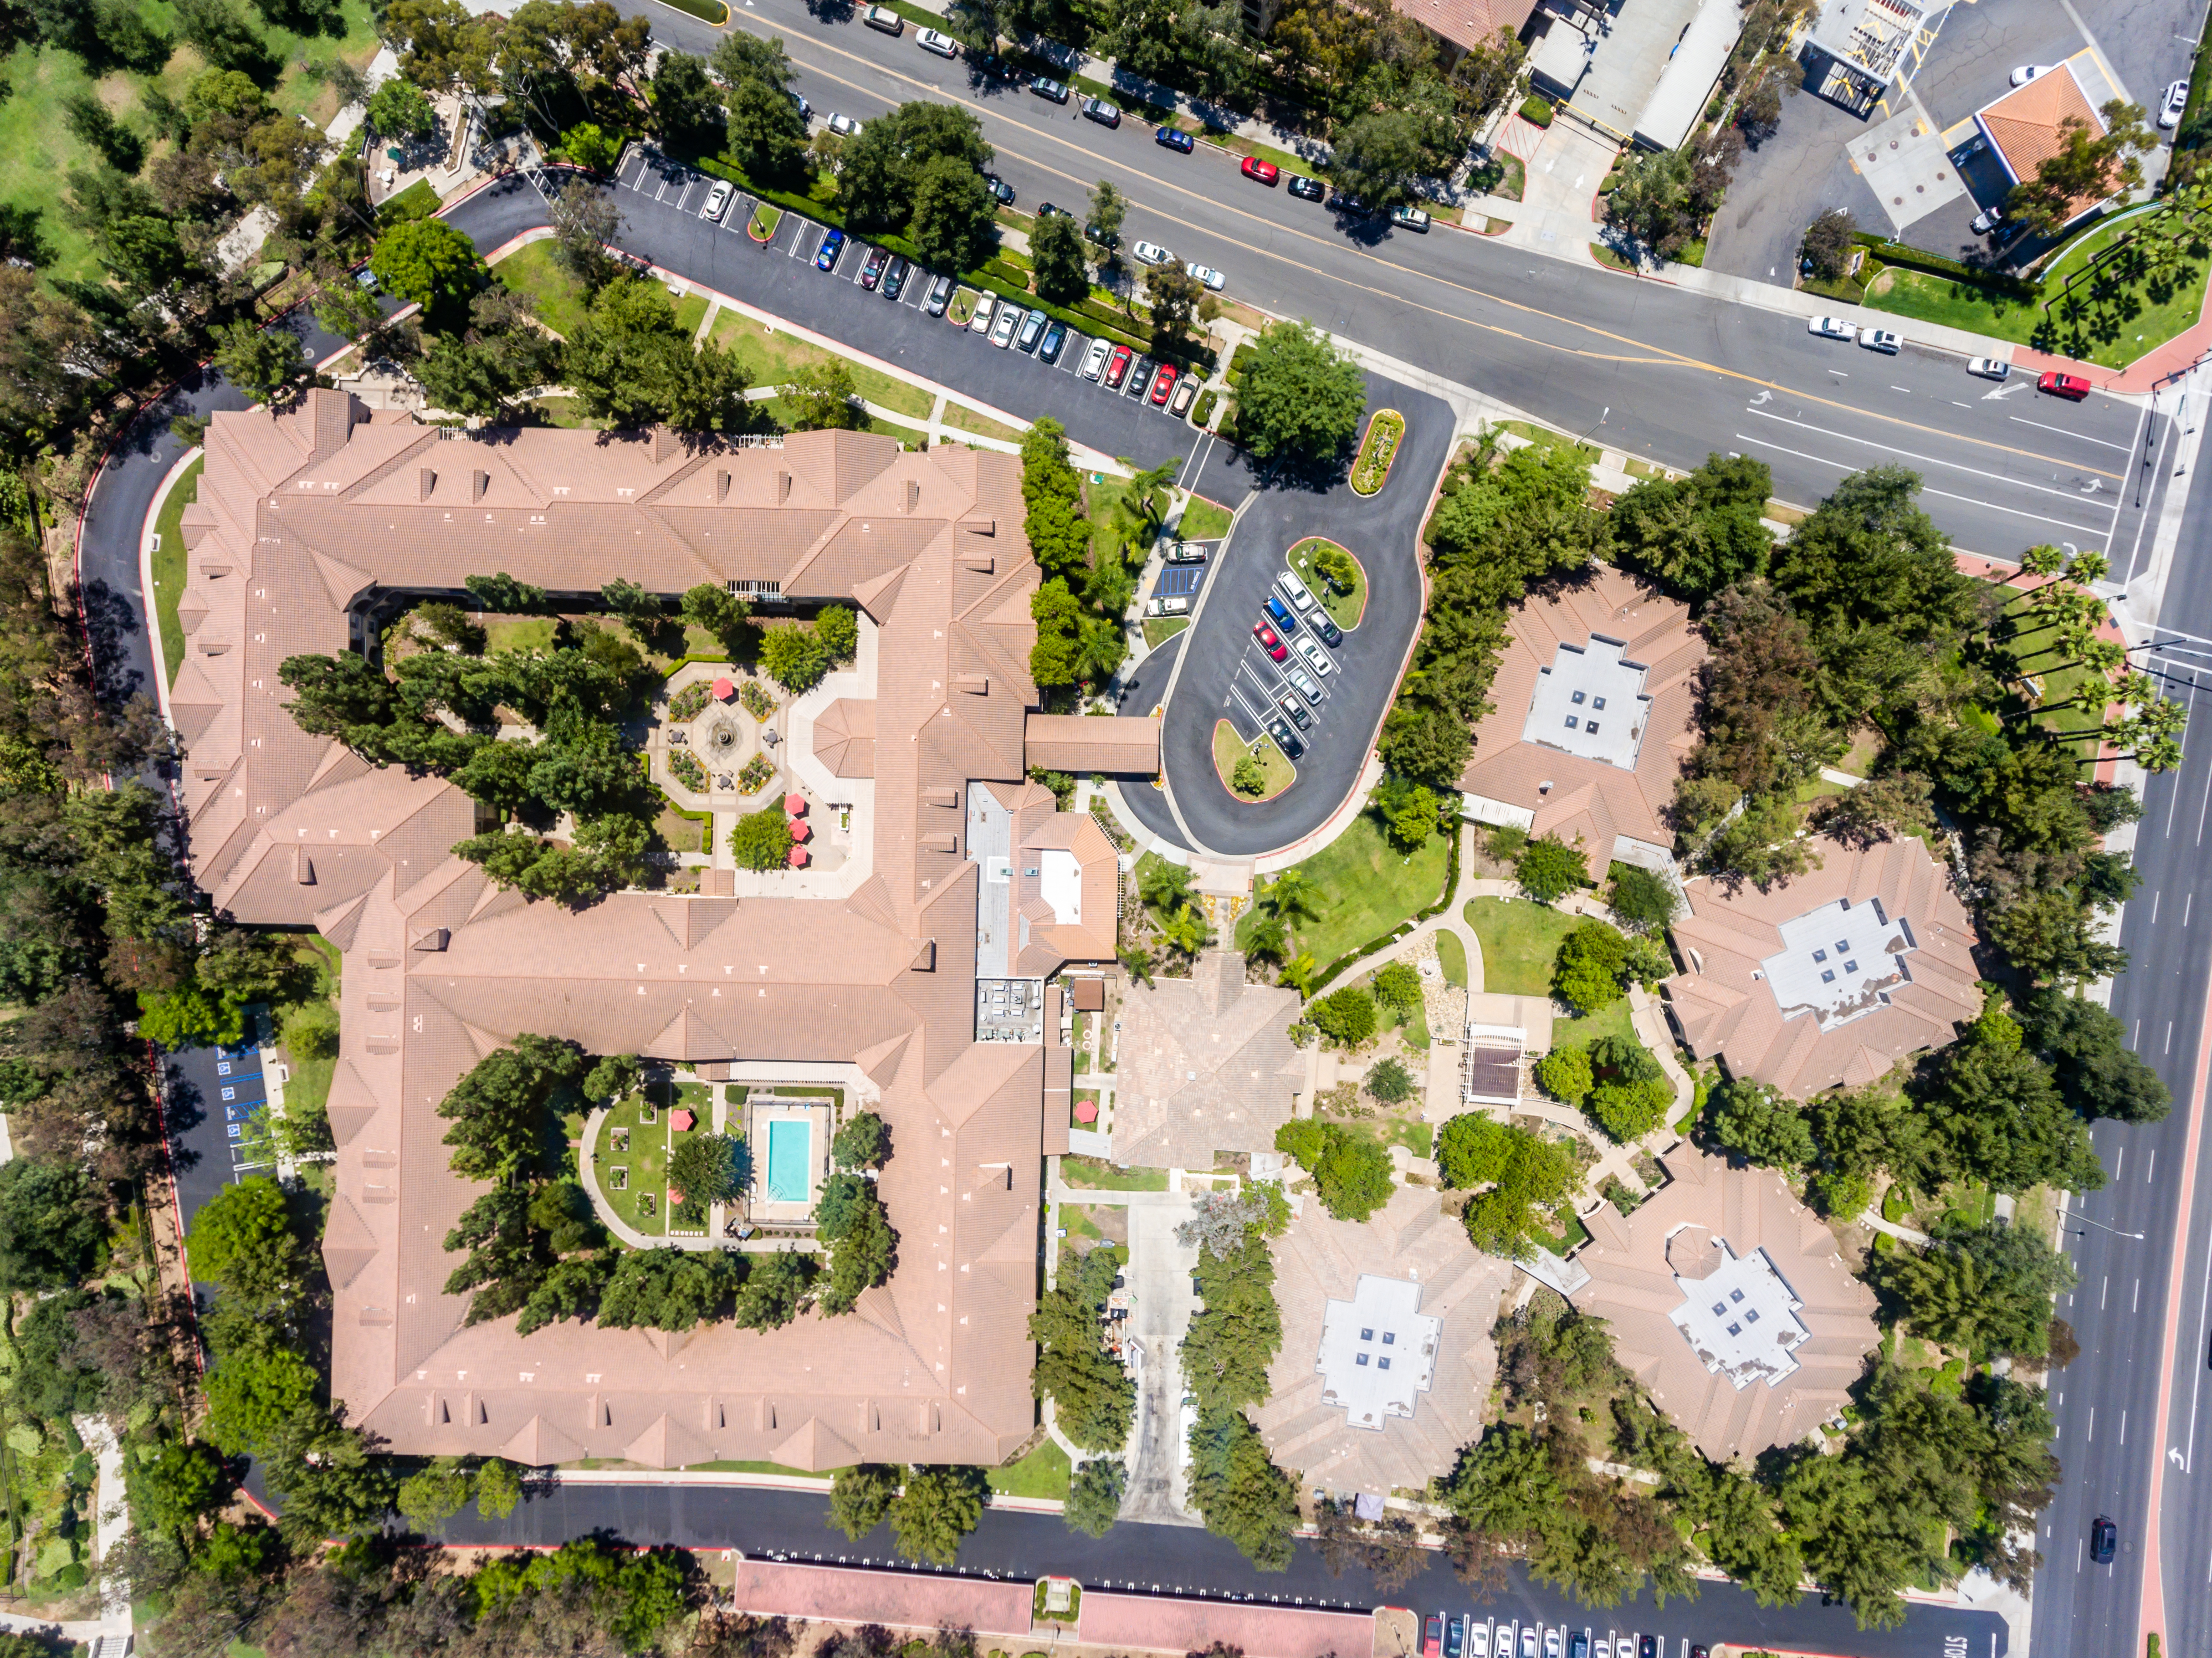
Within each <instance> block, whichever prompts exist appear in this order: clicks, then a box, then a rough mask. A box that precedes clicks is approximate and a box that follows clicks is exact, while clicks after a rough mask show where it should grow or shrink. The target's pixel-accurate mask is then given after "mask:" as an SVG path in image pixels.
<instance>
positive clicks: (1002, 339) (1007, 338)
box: [991, 305, 1029, 351]
mask: <svg viewBox="0 0 2212 1658" xmlns="http://www.w3.org/2000/svg"><path fill="white" fill-rule="evenodd" d="M1028 314H1029V313H1027V312H1025V311H1024V310H1023V309H1022V307H1019V306H1018V305H1002V306H1000V307H999V320H998V321H997V322H995V323H994V324H992V325H991V343H992V344H994V345H995V346H997V347H998V348H999V349H1000V350H1001V351H1003V350H1005V349H1006V348H1007V347H1008V346H1010V345H1012V343H1014V330H1016V329H1017V328H1019V327H1020V326H1021V325H1022V319H1023V318H1024V316H1026V315H1028Z"/></svg>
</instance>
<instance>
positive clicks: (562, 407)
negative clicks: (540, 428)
mask: <svg viewBox="0 0 2212 1658" xmlns="http://www.w3.org/2000/svg"><path fill="white" fill-rule="evenodd" d="M530 406H531V407H532V408H533V409H535V410H537V411H538V419H539V420H540V421H542V422H544V424H546V425H548V426H565V427H568V428H572V429H577V430H582V431H590V432H604V431H605V430H606V429H607V422H605V421H603V420H593V419H592V417H591V416H588V415H586V414H585V413H584V411H583V406H582V405H581V404H579V403H578V402H577V401H576V399H575V398H538V401H537V402H535V403H533V404H531V405H530Z"/></svg>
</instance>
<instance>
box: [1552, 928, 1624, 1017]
mask: <svg viewBox="0 0 2212 1658" xmlns="http://www.w3.org/2000/svg"><path fill="white" fill-rule="evenodd" d="M1627 967H1628V939H1627V938H1626V937H1625V936H1624V935H1623V934H1622V933H1621V932H1620V929H1619V928H1617V927H1610V926H1607V925H1606V924H1605V923H1604V922H1603V921H1594V920H1583V921H1578V922H1577V923H1576V924H1575V926H1574V927H1573V928H1572V930H1571V931H1570V932H1568V934H1567V936H1566V937H1565V938H1562V939H1561V940H1560V941H1559V956H1558V957H1557V959H1556V960H1555V961H1554V962H1553V968H1552V990H1553V993H1554V994H1555V995H1557V996H1558V997H1559V999H1560V1000H1561V1001H1563V1002H1565V1003H1566V1005H1568V1006H1569V1007H1571V1008H1572V1009H1574V1011H1576V1012H1577V1013H1578V1014H1580V1015H1582V1016H1583V1017H1585V1018H1587V1017H1589V1015H1591V1014H1593V1013H1595V1012H1596V1011H1598V1010H1599V1009H1601V1008H1606V1007H1610V1006H1612V1005H1613V1003H1615V1002H1617V1001H1619V1000H1620V981H1621V975H1622V974H1623V973H1624V971H1625V970H1626V969H1627Z"/></svg>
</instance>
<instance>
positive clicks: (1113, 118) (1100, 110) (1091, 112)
mask: <svg viewBox="0 0 2212 1658" xmlns="http://www.w3.org/2000/svg"><path fill="white" fill-rule="evenodd" d="M1083 114H1084V118H1085V119H1086V120H1091V121H1096V122H1097V123H1098V125H1100V126H1103V127H1117V126H1119V125H1121V109H1120V108H1119V106H1115V105H1113V104H1109V103H1108V102H1107V101H1106V100H1104V99H1103V98H1085V100H1083Z"/></svg>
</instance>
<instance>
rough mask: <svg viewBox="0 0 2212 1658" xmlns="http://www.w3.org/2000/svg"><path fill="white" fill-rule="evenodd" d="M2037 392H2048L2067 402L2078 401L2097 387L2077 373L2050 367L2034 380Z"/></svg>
mask: <svg viewBox="0 0 2212 1658" xmlns="http://www.w3.org/2000/svg"><path fill="white" fill-rule="evenodd" d="M2035 389H2036V390H2037V391H2039V392H2050V393H2051V396H2052V397H2054V398H2065V399H2066V400H2067V401H2068V402H2069V403H2079V402H2081V399H2082V398H2086V397H2087V396H2088V395H2089V393H2090V392H2093V391H2095V390H2096V389H2097V388H2096V387H2095V386H2092V385H2090V384H2089V382H2088V381H2087V380H2083V379H2082V378H2081V376H2080V375H2079V374H2060V373H2059V372H2058V371H2057V369H2055V368H2054V369H2051V371H2050V372H2049V373H2047V374H2044V375H2043V376H2042V377H2041V378H2040V379H2039V380H2037V381H2036V382H2035Z"/></svg>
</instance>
